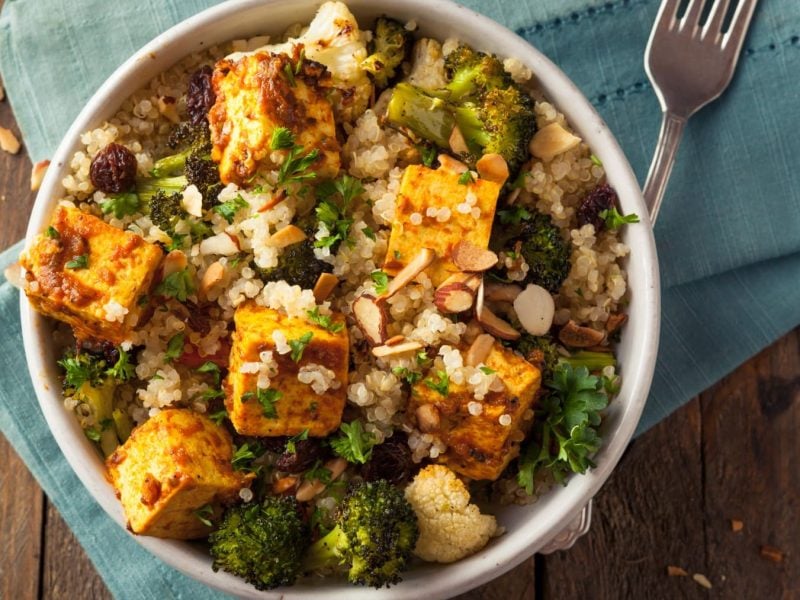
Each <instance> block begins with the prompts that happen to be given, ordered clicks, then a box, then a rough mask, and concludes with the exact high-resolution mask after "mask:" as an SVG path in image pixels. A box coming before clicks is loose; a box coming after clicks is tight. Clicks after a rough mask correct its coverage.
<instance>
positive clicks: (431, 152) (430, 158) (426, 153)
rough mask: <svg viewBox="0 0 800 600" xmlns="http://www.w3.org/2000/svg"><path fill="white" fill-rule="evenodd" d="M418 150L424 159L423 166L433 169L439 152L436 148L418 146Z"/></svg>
mask: <svg viewBox="0 0 800 600" xmlns="http://www.w3.org/2000/svg"><path fill="white" fill-rule="evenodd" d="M417 148H418V149H419V155H420V157H421V158H422V164H423V165H425V166H426V167H428V168H430V167H432V166H433V163H434V161H435V160H436V157H437V156H438V150H437V149H436V148H435V147H434V146H417Z"/></svg>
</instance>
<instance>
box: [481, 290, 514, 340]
mask: <svg viewBox="0 0 800 600" xmlns="http://www.w3.org/2000/svg"><path fill="white" fill-rule="evenodd" d="M475 318H476V319H478V322H479V323H480V324H481V326H482V327H483V328H484V329H485V330H486V331H487V332H489V333H491V334H492V335H494V336H496V337H499V338H500V339H502V340H516V339H519V337H520V333H519V331H517V330H516V329H514V328H513V327H512V326H511V325H510V324H509V323H506V322H505V321H504V320H503V319H501V318H500V317H498V316H497V315H496V314H494V313H493V312H492V311H491V310H489V309H488V308H487V307H486V305H485V304H484V286H483V284H481V287H479V288H478V295H477V297H476V298H475Z"/></svg>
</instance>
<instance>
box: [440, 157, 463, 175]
mask: <svg viewBox="0 0 800 600" xmlns="http://www.w3.org/2000/svg"><path fill="white" fill-rule="evenodd" d="M438 160H439V170H440V171H447V172H448V173H452V174H453V175H461V174H462V173H466V172H467V171H469V167H468V166H467V165H465V164H464V163H463V162H461V161H460V160H456V159H455V158H453V157H452V156H450V155H449V154H440V155H439V156H438Z"/></svg>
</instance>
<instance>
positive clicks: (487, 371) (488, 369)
mask: <svg viewBox="0 0 800 600" xmlns="http://www.w3.org/2000/svg"><path fill="white" fill-rule="evenodd" d="M481 373H483V374H484V375H494V374H495V373H497V371H495V370H494V369H492V368H491V367H486V366H483V367H481Z"/></svg>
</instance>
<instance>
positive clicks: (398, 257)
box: [394, 250, 403, 260]
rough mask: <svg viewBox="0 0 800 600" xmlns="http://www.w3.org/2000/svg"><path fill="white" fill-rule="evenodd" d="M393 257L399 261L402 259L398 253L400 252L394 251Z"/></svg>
mask: <svg viewBox="0 0 800 600" xmlns="http://www.w3.org/2000/svg"><path fill="white" fill-rule="evenodd" d="M394 257H395V259H396V260H400V259H401V258H403V253H402V252H400V250H395V251H394Z"/></svg>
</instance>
